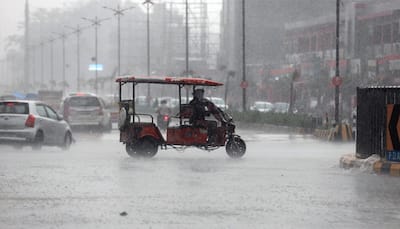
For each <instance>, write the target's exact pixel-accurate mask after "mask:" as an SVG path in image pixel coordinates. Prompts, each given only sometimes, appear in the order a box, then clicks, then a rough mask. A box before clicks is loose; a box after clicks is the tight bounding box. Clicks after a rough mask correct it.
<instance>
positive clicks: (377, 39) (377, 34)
mask: <svg viewBox="0 0 400 229" xmlns="http://www.w3.org/2000/svg"><path fill="white" fill-rule="evenodd" d="M381 37H382V26H381V25H377V26H375V27H374V35H373V42H374V44H375V45H377V44H380V43H381V40H382V39H381Z"/></svg>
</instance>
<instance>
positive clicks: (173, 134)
mask: <svg viewBox="0 0 400 229" xmlns="http://www.w3.org/2000/svg"><path fill="white" fill-rule="evenodd" d="M116 82H117V83H118V84H119V109H120V110H119V121H118V127H119V130H120V142H122V143H123V144H125V148H126V152H127V153H128V154H129V155H130V156H132V157H153V156H154V155H156V154H157V152H158V149H159V148H160V149H167V148H175V149H182V148H185V147H197V148H200V149H203V150H207V151H211V150H215V149H217V148H219V147H223V146H225V149H226V153H227V154H228V156H229V157H231V158H241V157H242V156H243V155H244V154H245V152H246V144H245V142H244V141H243V139H242V138H241V137H240V136H239V135H237V134H235V124H234V123H233V119H232V117H231V116H230V115H228V114H227V113H226V112H224V111H222V110H221V109H219V108H217V112H218V115H220V116H219V119H218V120H215V119H213V118H212V117H211V118H210V119H207V120H206V121H207V122H213V123H212V124H215V126H216V128H215V129H214V131H215V133H214V135H213V136H214V137H216V138H214V141H213V142H210V141H209V138H210V136H209V135H210V134H209V131H208V130H207V128H205V127H198V126H195V125H192V124H190V123H189V119H190V117H191V116H192V114H193V107H192V105H190V104H189V103H188V101H186V103H185V104H184V103H183V101H182V89H183V88H184V87H185V86H186V87H188V86H189V88H190V86H192V89H193V91H194V90H195V89H196V87H198V86H201V87H213V86H214V87H215V86H222V85H223V84H222V83H219V82H216V81H213V80H208V79H203V78H185V77H171V76H165V77H154V76H153V77H147V76H146V77H144V76H124V77H119V78H117V79H116ZM138 84H165V85H176V86H177V88H178V92H179V110H178V114H176V115H175V118H176V119H177V120H179V122H177V123H176V124H175V125H170V126H168V127H167V129H166V139H164V137H163V134H162V133H161V131H160V128H159V127H158V126H157V125H156V123H155V122H154V118H153V115H152V114H148V113H147V114H146V113H138V112H136V109H135V87H136V86H137V85H138ZM124 85H125V86H124ZM126 86H128V87H126ZM125 88H130V90H131V91H132V92H131V95H129V97H128V99H123V91H122V90H123V89H124V90H126V89H125ZM124 92H126V91H124ZM125 94H126V93H125ZM207 115H208V116H212V115H215V113H213V114H212V115H211V114H210V113H209V114H207Z"/></svg>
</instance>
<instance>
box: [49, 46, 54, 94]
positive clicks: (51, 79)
mask: <svg viewBox="0 0 400 229" xmlns="http://www.w3.org/2000/svg"><path fill="white" fill-rule="evenodd" d="M49 42H50V86H51V87H53V86H54V85H52V84H53V82H54V60H53V53H54V52H53V51H54V49H53V43H54V39H53V38H50V40H49Z"/></svg>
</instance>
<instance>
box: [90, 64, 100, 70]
mask: <svg viewBox="0 0 400 229" xmlns="http://www.w3.org/2000/svg"><path fill="white" fill-rule="evenodd" d="M89 71H103V65H102V64H89Z"/></svg>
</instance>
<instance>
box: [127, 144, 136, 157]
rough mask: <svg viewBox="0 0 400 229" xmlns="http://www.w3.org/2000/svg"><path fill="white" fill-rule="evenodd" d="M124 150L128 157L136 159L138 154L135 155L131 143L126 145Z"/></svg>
mask: <svg viewBox="0 0 400 229" xmlns="http://www.w3.org/2000/svg"><path fill="white" fill-rule="evenodd" d="M125 150H126V152H127V153H128V155H129V156H131V157H138V154H137V152H136V150H135V147H134V145H133V144H131V143H126V145H125Z"/></svg>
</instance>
